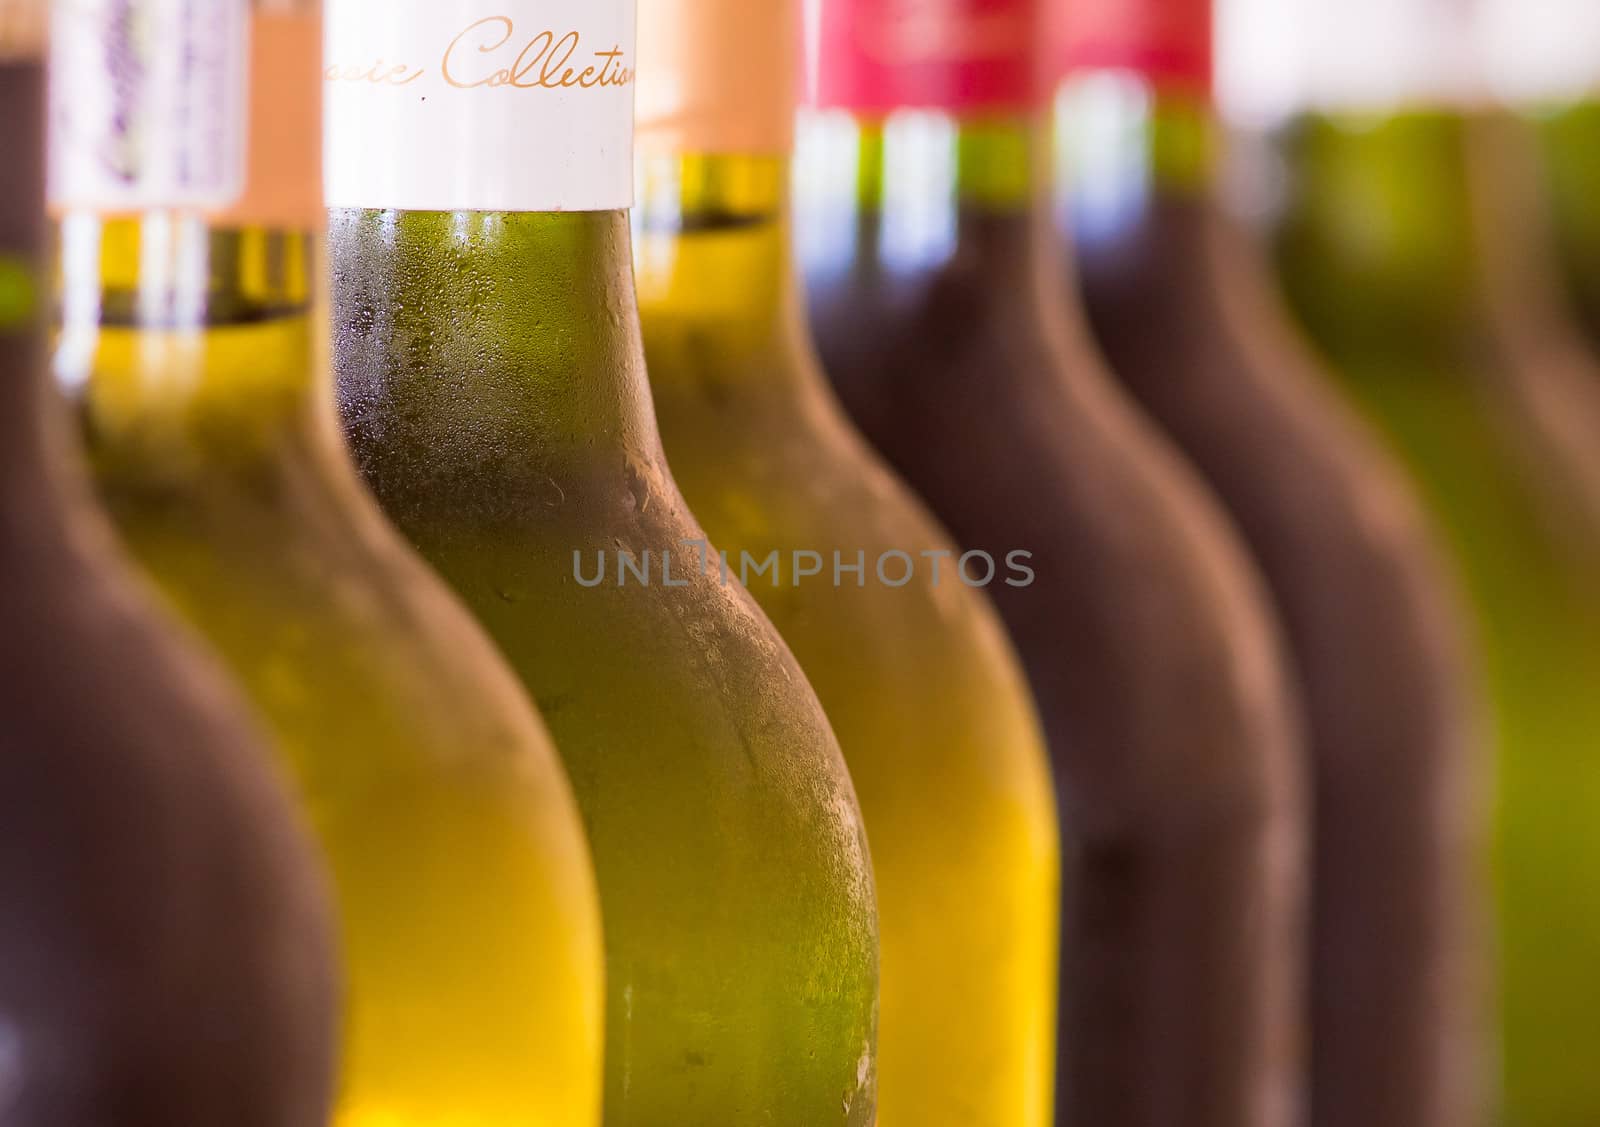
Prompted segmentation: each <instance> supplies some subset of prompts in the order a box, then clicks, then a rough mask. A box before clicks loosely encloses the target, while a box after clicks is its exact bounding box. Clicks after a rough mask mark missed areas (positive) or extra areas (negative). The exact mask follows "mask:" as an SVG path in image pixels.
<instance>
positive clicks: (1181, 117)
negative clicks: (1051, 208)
mask: <svg viewBox="0 0 1600 1127" xmlns="http://www.w3.org/2000/svg"><path fill="white" fill-rule="evenodd" d="M1055 137H1056V153H1055V156H1056V196H1057V198H1056V209H1057V216H1058V221H1059V222H1060V223H1061V224H1062V226H1063V229H1064V230H1068V231H1070V232H1071V233H1072V236H1073V239H1074V241H1075V243H1076V244H1077V245H1078V247H1079V248H1080V249H1081V250H1082V251H1083V252H1084V253H1085V254H1088V255H1094V254H1098V253H1101V252H1102V251H1104V250H1111V249H1119V250H1123V251H1126V250H1129V249H1132V248H1136V247H1138V246H1139V245H1141V244H1142V243H1145V242H1148V241H1150V240H1151V239H1153V238H1159V242H1160V244H1161V245H1160V246H1155V247H1151V248H1150V249H1151V250H1152V251H1153V252H1157V253H1160V254H1161V255H1162V257H1163V258H1165V259H1167V260H1168V261H1174V260H1178V259H1182V258H1187V257H1190V256H1192V255H1193V254H1195V253H1196V252H1198V250H1199V241H1198V240H1199V239H1200V238H1201V237H1202V236H1203V232H1204V228H1205V219H1206V212H1207V209H1208V208H1209V206H1210V201H1211V197H1212V191H1213V187H1214V184H1215V180H1216V176H1217V169H1218V158H1219V153H1220V151H1221V140H1220V129H1219V127H1218V125H1217V122H1216V117H1215V113H1214V110H1213V107H1212V104H1211V100H1210V97H1209V96H1208V95H1207V94H1206V93H1204V92H1203V91H1200V90H1196V89H1190V88H1185V87H1180V86H1173V85H1169V84H1165V83H1161V82H1158V81H1155V80H1152V79H1150V78H1146V77H1142V76H1140V75H1138V74H1136V73H1134V72H1131V71H1089V72H1084V73H1080V74H1078V75H1075V76H1074V77H1072V78H1070V79H1068V80H1067V81H1066V82H1065V83H1063V84H1062V86H1061V88H1060V91H1059V94H1058V96H1057V99H1056V111H1055Z"/></svg>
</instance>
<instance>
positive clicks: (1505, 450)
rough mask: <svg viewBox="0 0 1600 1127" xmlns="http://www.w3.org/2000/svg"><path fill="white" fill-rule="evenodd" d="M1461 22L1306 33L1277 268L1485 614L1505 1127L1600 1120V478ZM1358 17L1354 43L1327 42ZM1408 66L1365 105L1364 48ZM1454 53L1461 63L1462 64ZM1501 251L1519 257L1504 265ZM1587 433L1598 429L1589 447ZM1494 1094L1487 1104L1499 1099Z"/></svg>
mask: <svg viewBox="0 0 1600 1127" xmlns="http://www.w3.org/2000/svg"><path fill="white" fill-rule="evenodd" d="M1461 14H1462V13H1461V11H1459V10H1458V6H1456V5H1446V4H1440V3H1437V2H1428V3H1423V2H1419V0H1407V2H1403V3H1402V2H1396V0H1384V2H1383V3H1379V2H1377V0H1371V2H1370V3H1364V4H1362V5H1359V6H1358V9H1345V10H1341V11H1339V12H1337V13H1335V12H1334V11H1332V9H1331V8H1330V9H1329V10H1328V11H1327V12H1326V13H1320V12H1319V13H1316V14H1315V18H1310V19H1307V20H1306V21H1305V23H1304V26H1303V28H1302V29H1301V31H1302V33H1303V34H1304V35H1305V36H1306V37H1307V39H1308V42H1309V44H1310V45H1309V46H1307V47H1306V48H1305V52H1304V53H1305V54H1306V56H1307V57H1308V58H1309V59H1310V60H1311V63H1310V64H1308V66H1307V68H1306V73H1307V76H1308V79H1309V82H1308V88H1309V89H1310V90H1311V91H1312V92H1313V95H1314V97H1313V99H1312V100H1311V101H1310V102H1309V104H1307V103H1302V105H1301V109H1302V110H1304V109H1306V108H1307V107H1308V105H1309V108H1310V109H1311V110H1312V111H1313V112H1309V113H1302V114H1301V116H1300V117H1299V119H1298V121H1297V122H1296V123H1295V124H1293V125H1292V126H1291V127H1290V128H1289V130H1288V131H1287V132H1286V133H1285V134H1284V135H1283V144H1284V148H1283V153H1284V157H1285V162H1286V167H1287V170H1288V176H1287V179H1286V181H1285V184H1286V186H1287V191H1288V195H1287V199H1286V201H1285V202H1286V210H1285V214H1284V216H1283V218H1282V221H1281V223H1280V225H1279V229H1278V249H1279V253H1280V256H1281V260H1282V264H1283V269H1284V276H1285V280H1286V282H1287V284H1288V290H1289V293H1290V296H1291V299H1292V303H1293V305H1294V307H1295V309H1296V311H1297V312H1298V314H1299V315H1300V317H1301V319H1302V321H1303V323H1304V324H1305V325H1306V326H1307V328H1309V330H1310V331H1311V333H1312V335H1313V337H1314V339H1315V340H1316V342H1317V343H1318V345H1319V346H1320V347H1321V349H1322V350H1323V352H1324V353H1325V355H1326V356H1327V357H1328V358H1329V360H1331V361H1332V365H1333V370H1334V372H1335V374H1336V376H1337V378H1338V382H1339V384H1340V386H1341V387H1342V388H1343V389H1344V390H1345V392H1346V393H1347V394H1348V395H1349V396H1350V397H1351V398H1352V400H1353V401H1354V402H1355V403H1356V404H1357V405H1358V406H1359V407H1360V408H1361V409H1362V410H1363V411H1364V412H1365V413H1366V414H1367V415H1368V416H1369V417H1370V418H1371V419H1373V420H1375V421H1376V422H1377V423H1379V424H1380V425H1381V428H1382V430H1383V433H1384V435H1385V437H1386V438H1387V440H1388V441H1389V442H1390V443H1391V444H1392V446H1393V448H1394V449H1396V450H1397V451H1399V452H1400V453H1401V454H1402V455H1403V456H1404V457H1405V460H1406V462H1407V463H1408V465H1409V466H1410V468H1411V471H1412V472H1413V474H1414V475H1415V477H1416V480H1417V481H1418V483H1419V484H1420V485H1421V486H1422V489H1423V492H1424V496H1425V498H1426V500H1427V502H1428V504H1429V506H1430V507H1431V508H1432V509H1433V511H1434V512H1435V514H1436V516H1437V518H1438V519H1439V521H1440V523H1441V527H1442V528H1444V529H1445V531H1446V532H1447V533H1448V539H1449V543H1450V546H1451V548H1452V550H1453V552H1454V555H1455V558H1456V560H1457V563H1458V566H1459V567H1460V568H1461V569H1462V573H1463V575H1464V576H1465V578H1466V579H1467V581H1468V584H1469V587H1470V592H1471V595H1472V597H1473V602H1474V604H1475V607H1476V610H1477V612H1478V614H1477V619H1478V623H1477V625H1478V632H1479V635H1480V637H1481V639H1482V643H1483V661H1484V672H1485V674H1486V676H1487V679H1488V685H1489V689H1490V696H1491V697H1492V702H1491V703H1492V704H1493V706H1494V708H1495V711H1496V721H1495V725H1496V734H1497V736H1498V743H1499V748H1498V760H1497V778H1498V794H1497V799H1496V806H1495V812H1496V822H1497V824H1496V827H1495V837H1496V843H1495V857H1494V862H1493V875H1494V878H1495V882H1496V885H1497V892H1498V906H1497V912H1496V915H1497V920H1498V928H1499V935H1498V938H1497V941H1496V945H1495V946H1496V950H1497V952H1498V954H1499V966H1498V977H1499V991H1498V993H1499V998H1498V1012H1499V1015H1500V1021H1501V1029H1500V1038H1499V1039H1500V1042H1501V1046H1502V1051H1503V1054H1504V1060H1503V1077H1502V1076H1497V1075H1496V1074H1495V1072H1494V1071H1492V1070H1485V1071H1484V1075H1483V1081H1484V1084H1485V1087H1488V1088H1493V1089H1496V1090H1498V1091H1500V1092H1501V1093H1502V1095H1501V1099H1500V1104H1501V1106H1500V1107H1499V1108H1498V1109H1496V1108H1493V1107H1491V1114H1492V1115H1493V1117H1494V1121H1496V1122H1502V1123H1515V1124H1518V1125H1519V1127H1558V1125H1559V1127H1565V1125H1569V1124H1574V1123H1585V1122H1589V1121H1591V1120H1593V1119H1594V1117H1595V1116H1596V1115H1597V1114H1600V1083H1597V1082H1596V1079H1595V1077H1594V1074H1593V1070H1592V1069H1590V1068H1588V1067H1587V1066H1586V1065H1585V1064H1583V1063H1582V1062H1583V1061H1585V1060H1587V1059H1588V1058H1589V1057H1591V1056H1592V1055H1593V1054H1594V1053H1595V1052H1600V1027H1597V1026H1596V1025H1595V1023H1594V1022H1593V1020H1592V1019H1591V1017H1590V1015H1592V1014H1593V1013H1594V1012H1595V1011H1596V1009H1600V975H1596V974H1595V973H1594V968H1593V959H1592V954H1590V952H1592V951H1593V949H1594V947H1595V945H1596V944H1597V943H1600V894H1597V892H1596V887H1595V884H1594V881H1593V873H1594V872H1595V871H1596V868H1597V867H1600V832H1597V831H1596V828H1595V824H1594V821H1593V819H1591V818H1588V817H1587V816H1586V815H1583V814H1580V813H1579V811H1584V810H1588V809H1592V808H1593V807H1594V806H1595V804H1596V803H1600V780H1597V778H1596V775H1595V772H1594V771H1593V769H1592V766H1591V762H1590V758H1591V754H1592V753H1594V752H1596V751H1600V694H1596V693H1595V691H1594V685H1595V684H1596V683H1597V681H1600V582H1597V578H1596V577H1597V576H1600V519H1597V518H1596V516H1595V514H1596V511H1597V510H1596V508H1595V494H1596V490H1597V487H1600V481H1597V479H1596V478H1595V476H1594V475H1593V474H1592V472H1591V471H1589V470H1588V469H1586V468H1585V466H1584V461H1583V460H1584V458H1585V457H1587V456H1589V455H1590V454H1592V451H1593V444H1592V441H1591V442H1589V443H1585V441H1584V440H1583V439H1582V438H1581V433H1582V431H1583V429H1584V428H1585V427H1586V426H1587V424H1585V423H1584V422H1583V419H1584V416H1585V414H1586V411H1587V408H1586V407H1585V406H1584V399H1585V396H1584V395H1583V394H1582V393H1581V392H1579V393H1577V394H1575V393H1574V392H1575V389H1580V388H1582V387H1583V386H1584V385H1585V384H1586V382H1587V381H1584V380H1582V379H1577V378H1574V376H1573V370H1572V369H1571V368H1570V367H1569V366H1568V365H1567V364H1566V363H1565V362H1564V361H1562V360H1560V359H1559V357H1556V358H1555V359H1554V360H1553V359H1552V357H1553V354H1552V352H1551V351H1550V350H1549V349H1548V348H1547V347H1546V342H1547V339H1548V338H1546V336H1545V334H1544V333H1542V332H1540V331H1539V329H1538V328H1537V322H1536V321H1530V320H1528V318H1527V315H1526V306H1525V304H1524V303H1523V301H1522V299H1521V297H1520V296H1519V295H1520V294H1522V293H1523V292H1525V288H1526V287H1527V286H1530V285H1535V284H1539V279H1538V278H1537V277H1531V278H1530V276H1529V275H1528V274H1527V273H1526V270H1527V267H1526V260H1525V259H1524V258H1521V257H1520V255H1519V254H1518V253H1517V251H1516V247H1515V245H1514V244H1515V243H1516V242H1517V239H1515V238H1511V239H1510V240H1509V241H1508V239H1507V235H1508V234H1509V233H1510V232H1512V231H1514V230H1516V229H1517V228H1518V227H1519V225H1520V224H1521V223H1522V222H1523V220H1522V217H1521V216H1520V215H1519V214H1518V212H1516V211H1515V210H1510V209H1507V208H1506V207H1505V206H1504V201H1506V200H1507V199H1510V198H1514V197H1515V194H1516V193H1515V192H1514V191H1513V193H1512V194H1511V195H1510V196H1507V195H1506V194H1505V189H1504V187H1503V185H1504V178H1503V176H1502V174H1503V173H1506V172H1512V173H1519V172H1520V173H1526V172H1527V171H1529V170H1530V166H1529V165H1527V164H1526V163H1524V164H1522V165H1521V166H1520V168H1509V167H1506V166H1505V161H1504V157H1503V156H1502V155H1501V154H1502V153H1503V152H1504V149H1503V147H1502V145H1501V137H1502V133H1501V131H1502V128H1503V125H1504V122H1503V120H1500V119H1495V118H1490V117H1488V116H1486V115H1485V114H1484V113H1483V112H1482V111H1481V110H1480V109H1479V108H1478V107H1479V106H1480V105H1481V101H1480V99H1479V98H1478V96H1477V91H1478V89H1479V84H1478V82H1477V80H1476V78H1475V77H1474V74H1473V72H1472V71H1471V69H1470V68H1469V67H1467V66H1465V65H1463V60H1464V61H1467V62H1470V60H1471V57H1472V56H1471V54H1470V53H1469V52H1467V51H1465V50H1463V49H1461V48H1460V47H1459V45H1458V41H1459V38H1460V35H1461V32H1462V29H1463V23H1462V20H1461V18H1460V17H1461ZM1351 20H1356V21H1357V30H1359V34H1355V33H1354V31H1352V32H1350V33H1348V34H1347V35H1346V36H1345V37H1344V38H1342V39H1336V38H1334V37H1332V36H1330V35H1329V34H1327V29H1328V27H1330V26H1332V25H1335V24H1337V25H1340V26H1346V25H1347V24H1348V23H1349V21H1351ZM1371 42H1382V43H1385V44H1386V45H1387V48H1386V49H1387V51H1388V54H1389V57H1390V58H1391V59H1392V60H1394V61H1395V62H1396V63H1397V64H1402V65H1399V66H1398V68H1397V69H1396V70H1395V71H1394V72H1393V73H1391V74H1389V75H1388V77H1387V80H1386V82H1385V84H1384V86H1383V87H1381V88H1379V89H1377V90H1374V89H1372V88H1371V86H1370V85H1369V83H1370V81H1371V77H1372V76H1371V71H1370V68H1369V67H1368V65H1367V61H1368V60H1367V56H1366V55H1365V53H1364V52H1365V45H1366V44H1368V43H1371ZM1452 56H1454V57H1455V59H1456V60H1457V61H1451V57H1452ZM1508 250H1509V252H1510V257H1508ZM1591 433H1594V432H1592V431H1591ZM1491 1095H1492V1094H1491Z"/></svg>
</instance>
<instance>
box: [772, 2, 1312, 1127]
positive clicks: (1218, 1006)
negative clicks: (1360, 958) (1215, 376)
mask: <svg viewBox="0 0 1600 1127" xmlns="http://www.w3.org/2000/svg"><path fill="white" fill-rule="evenodd" d="M1043 11H1044V9H1043V7H1042V5H1040V4H1037V3H1034V2H1031V0H1005V2H1001V3H981V4H980V3H973V2H951V3H944V2H941V3H938V4H931V3H930V4H923V5H918V6H914V7H908V6H906V5H896V4H888V3H884V2H882V0H828V2H825V3H824V4H823V5H822V6H821V9H820V11H819V12H818V13H817V16H816V21H817V22H816V25H815V26H816V29H817V31H818V36H819V38H818V54H817V57H816V59H815V62H814V66H813V69H814V70H815V71H816V73H817V82H816V88H815V90H814V92H813V102H814V103H815V104H816V107H817V110H818V111H819V112H816V113H814V114H808V115H807V121H806V124H805V128H804V129H803V130H802V134H801V145H800V153H801V156H800V170H799V173H798V176H799V182H800V184H801V186H802V187H801V191H800V196H799V219H800V223H801V235H802V250H801V254H802V257H803V259H804V262H805V268H806V273H807V276H808V288H809V292H810V297H811V307H812V310H813V316H812V324H813V326H814V328H815V330H816V332H817V335H818V338H819V342H820V345H821V355H822V359H823V364H824V368H825V369H826V371H827V372H828V374H829V376H830V377H831V378H832V380H833V382H834V384H835V385H836V387H837V390H838V392H839V394H840V396H841V398H842V399H843V401H844V404H845V405H846V407H847V408H848V409H849V411H850V412H851V414H852V415H853V416H854V418H855V419H856V421H857V422H858V423H859V424H860V425H861V426H862V428H863V429H864V430H865V432H866V434H867V436H868V438H870V439H871V440H872V441H873V442H874V443H875V444H876V445H877V446H878V448H879V449H880V450H881V451H882V452H883V453H884V454H885V455H886V456H887V457H888V459H889V461H890V462H891V463H892V464H893V465H894V466H895V467H897V468H898V469H899V470H900V471H901V472H902V473H903V474H905V476H906V478H907V479H908V481H909V482H910V483H911V485H912V486H913V487H914V488H916V489H918V490H919V491H920V492H921V493H922V495H923V497H924V498H925V499H926V500H927V501H928V502H929V503H930V504H931V505H932V507H933V510H934V512H935V513H936V514H937V515H938V516H939V517H941V518H942V519H943V520H944V521H945V522H946V523H947V524H948V526H949V527H950V530H951V532H952V533H953V535H954V536H955V538H956V540H957V541H958V542H959V543H960V544H961V545H962V547H963V548H964V549H965V550H967V551H968V552H981V553H987V554H988V556H989V557H990V558H993V559H996V560H998V561H1001V562H1002V563H1004V562H1006V561H1008V559H1009V558H1011V557H1012V556H1013V554H1014V553H1020V555H1018V556H1017V557H1016V558H1017V559H1019V560H1022V561H1024V562H1025V564H1026V567H1027V569H1028V572H1029V574H1028V575H1025V576H1017V577H1015V578H1016V582H1015V583H1000V584H996V585H995V586H994V587H993V588H992V590H993V594H994V598H995V600H996V602H997V603H998V605H999V609H1000V611H1001V614H1002V615H1003V617H1004V619H1005V621H1006V623H1007V624H1008V625H1009V627H1010V629H1011V633H1012V637H1013V639H1014V640H1015V642H1016V645H1017V647H1018V649H1019V651H1020V653H1021V656H1022V659H1023V661H1024V663H1025V665H1026V667H1027V671H1028V673H1029V676H1030V677H1031V679H1032V683H1033V688H1034V692H1035V694H1036V696H1037V697H1038V700H1039V704H1040V707H1041V710H1042V714H1043V720H1044V724H1045V729H1046V733H1047V736H1048V738H1049V742H1050V747H1051V752H1052V755H1053V757H1054V763H1055V768H1056V778H1057V782H1058V787H1059V790H1060V797H1061V801H1062V808H1063V811H1064V813H1063V820H1064V822H1065V824H1066V825H1067V826H1068V828H1069V831H1070V833H1071V835H1072V837H1073V841H1072V844H1073V846H1074V852H1075V854H1076V856H1075V858H1074V861H1073V865H1072V867H1071V868H1070V869H1069V871H1068V873H1067V875H1066V880H1065V885H1066V887H1067V888H1068V890H1069V893H1068V896H1067V898H1066V899H1067V903H1066V905H1065V907H1066V912H1067V916H1066V919H1067V922H1066V929H1065V933H1064V945H1063V962H1062V975H1061V989H1062V1018H1061V1026H1060V1038H1059V1041H1060V1053H1061V1055H1060V1063H1059V1072H1060V1076H1059V1082H1058V1096H1057V1122H1058V1123H1071V1124H1082V1125H1085V1127H1087V1125H1090V1124H1093V1125H1096V1127H1113V1125H1118V1124H1141V1125H1154V1124H1173V1125H1176V1124H1183V1125H1184V1127H1201V1125H1205V1124H1217V1125H1222V1124H1227V1125H1229V1127H1239V1125H1243V1124H1250V1125H1266V1124H1286V1123H1289V1122H1291V1121H1292V1117H1293V1114H1294V1110H1295V1106H1296V1104H1297V1103H1298V1099H1299V1091H1300V1083H1301V1071H1300V1054H1299V1048H1298V1044H1297V1042H1298V1024H1299V1020H1300V1018H1299V1012H1300V1004H1299V999H1298V996H1297V995H1298V989H1299V978H1298V963H1299V952H1300V948H1301V946H1302V939H1301V934H1300V923H1301V901H1300V897H1301V882H1302V873H1301V864H1302V860H1303V857H1302V854H1303V849H1302V840H1303V838H1302V835H1303V822H1302V812H1301V793H1300V772H1301V769H1302V762H1301V759H1302V754H1303V752H1302V748H1301V746H1300V741H1299V738H1298V718H1297V716H1296V711H1295V710H1296V705H1295V702H1294V700H1293V697H1292V695H1291V692H1290V690H1289V687H1288V685H1287V682H1286V676H1285V672H1284V667H1283V665H1282V654H1281V652H1280V646H1279V639H1278V633H1277V627H1276V625H1275V624H1274V622H1273V621H1272V619H1271V617H1270V614H1269V611H1268V609H1267V606H1266V602H1265V595H1264V591H1263V589H1262V586H1261V583H1260V580H1259V577H1258V576H1257V575H1256V574H1255V573H1254V571H1253V570H1252V568H1251V566H1250V565H1249V563H1248V561H1247V560H1246V558H1245V556H1244V553H1243V550H1242V548H1241V546H1240V545H1239V543H1238V542H1237V539H1236V537H1235V535H1234V533H1233V532H1232V531H1231V529H1230V528H1229V527H1228V526H1227V524H1226V522H1225V520H1224V518H1223V517H1222V516H1221V514H1220V513H1219V511H1218V509H1217V507H1216V505H1215V503H1214V501H1213V500H1211V499H1210V498H1209V497H1208V496H1207V495H1206V494H1205V493H1204V491H1203V489H1202V488H1201V487H1200V486H1199V484H1198V483H1197V481H1196V480H1195V478H1194V476H1193V475H1192V473H1191V472H1190V471H1188V470H1187V469H1186V468H1185V467H1184V466H1183V465H1182V464H1181V463H1180V462H1179V460H1178V459H1177V457H1176V456H1175V455H1174V453H1173V451H1172V450H1171V448H1170V447H1169V446H1168V445H1167V444H1165V443H1164V442H1163V441H1162V440H1160V439H1159V438H1158V437H1157V436H1156V435H1155V433H1154V432H1153V431H1152V430H1151V429H1150V428H1149V427H1148V425H1147V424H1146V423H1145V422H1144V421H1143V420H1142V419H1140V418H1139V417H1137V416H1136V414H1135V413H1134V412H1133V411H1132V410H1131V408H1130V405H1129V403H1128V402H1127V401H1126V399H1125V398H1123V397H1122V396H1121V395H1120V393H1118V392H1117V390H1116V389H1115V388H1114V387H1113V386H1112V385H1111V382H1110V379H1109V377H1108V376H1107V374H1106V373H1105V372H1104V371H1103V370H1102V364H1101V361H1100V360H1099V358H1098V357H1097V356H1096V354H1095V353H1094V352H1093V350H1092V348H1091V346H1090V345H1089V343H1088V340H1087V338H1086V335H1085V332H1084V329H1083V327H1082V325H1081V323H1080V321H1079V320H1078V319H1077V317H1076V315H1075V314H1073V313H1072V311H1071V310H1070V308H1069V306H1068V303H1067V301H1066V298H1065V296H1064V295H1063V293H1062V291H1061V286H1060V283H1059V277H1058V273H1059V272H1058V270H1057V266H1056V263H1057V261H1058V259H1057V248H1056V247H1055V245H1054V243H1053V242H1052V240H1051V238H1050V234H1049V214H1048V204H1047V200H1046V198H1045V192H1044V187H1045V185H1044V181H1043V175H1042V171H1043V169H1042V163H1043V162H1042V161H1041V160H1040V156H1041V152H1040V150H1039V147H1038V144H1037V137H1038V133H1039V131H1040V129H1041V128H1042V125H1043V121H1042V116H1043V112H1044V108H1045V102H1046V99H1045V98H1044V96H1043V90H1042V89H1041V84H1040V83H1038V82H1037V81H1035V80H1034V78H1033V75H1034V66H1033V58H1034V44H1035V42H1036V41H1037V40H1038V38H1039V36H1040V33H1041V32H1042V31H1043V22H1042V21H1043ZM1030 579H1031V582H1030V581H1029V580H1030Z"/></svg>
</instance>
